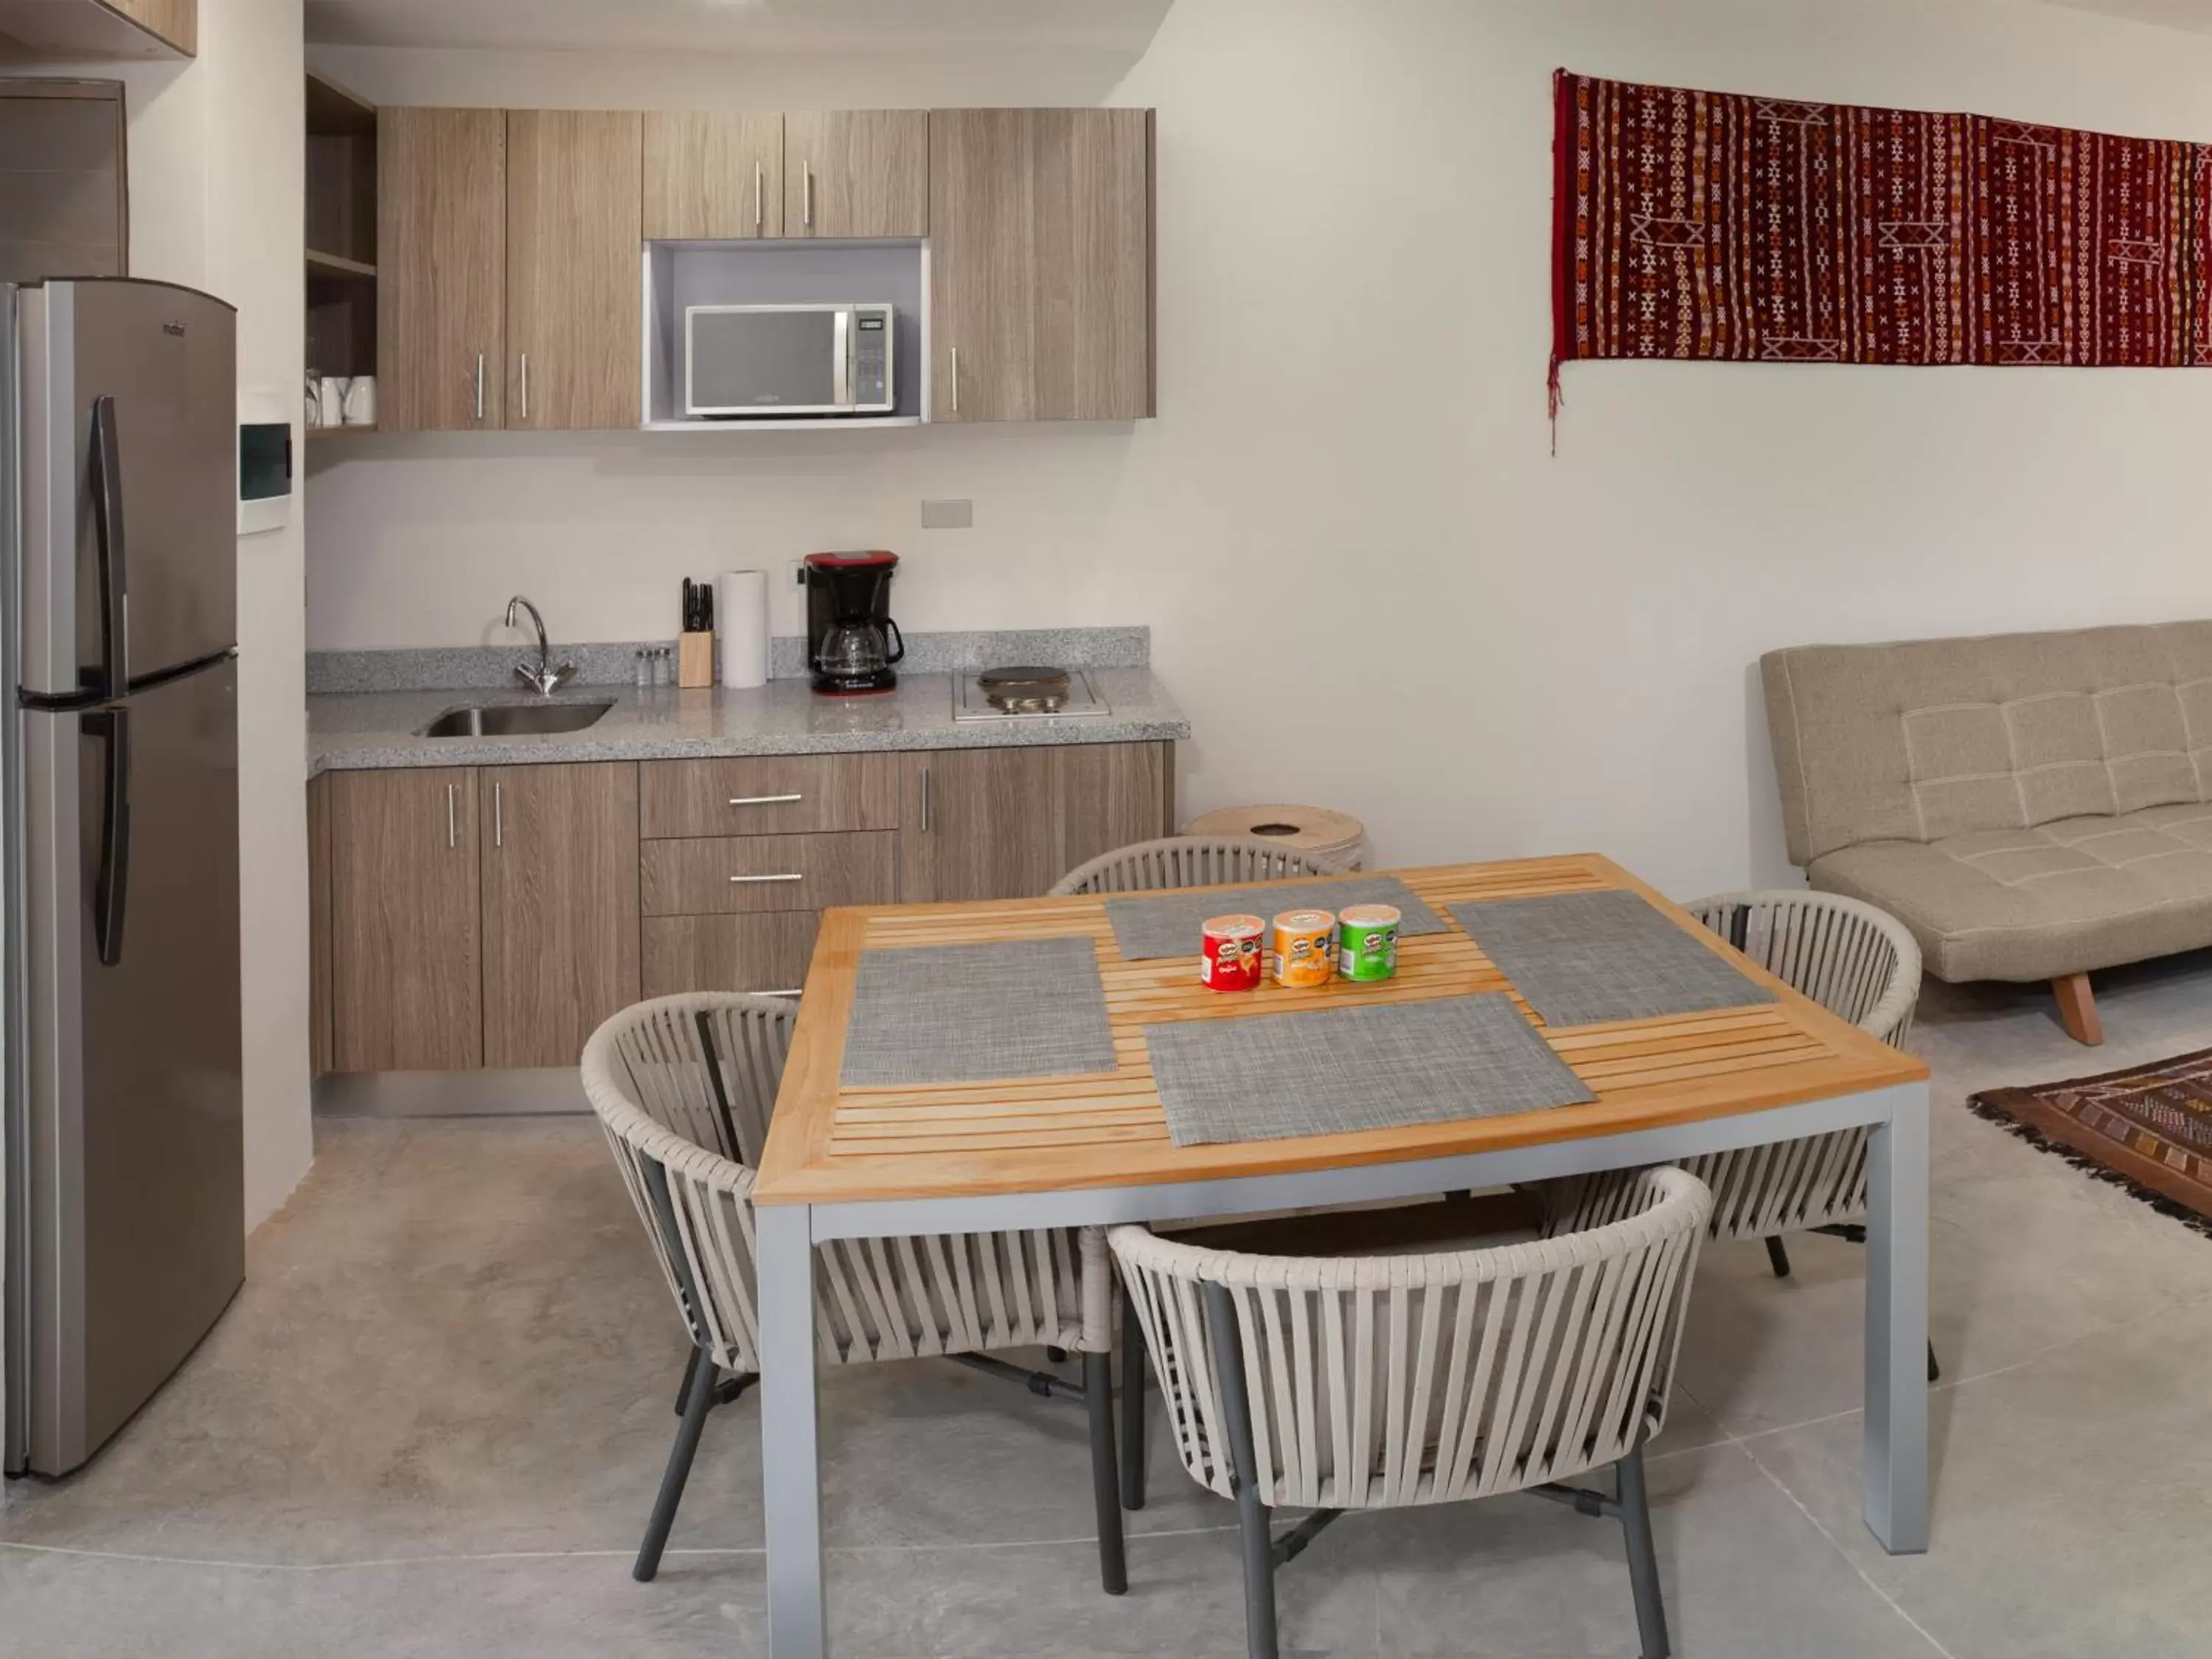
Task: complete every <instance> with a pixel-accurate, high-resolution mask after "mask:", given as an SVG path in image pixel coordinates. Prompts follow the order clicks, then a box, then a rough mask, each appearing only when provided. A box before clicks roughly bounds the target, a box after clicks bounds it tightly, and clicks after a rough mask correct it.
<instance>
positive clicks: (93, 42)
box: [0, 0, 199, 62]
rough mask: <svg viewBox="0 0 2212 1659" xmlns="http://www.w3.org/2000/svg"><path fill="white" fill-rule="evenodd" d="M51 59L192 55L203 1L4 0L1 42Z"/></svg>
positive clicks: (0, 9)
mask: <svg viewBox="0 0 2212 1659" xmlns="http://www.w3.org/2000/svg"><path fill="white" fill-rule="evenodd" d="M9 43H13V44H15V45H17V46H27V47H29V48H31V49H32V51H33V52H36V53H37V54H38V55H39V56H40V57H43V58H87V59H96V60H101V61H109V60H112V61H118V62H119V61H123V60H127V59H131V58H191V57H193V56H195V55H196V54H197V52H198V51H199V0H0V45H4V44H9Z"/></svg>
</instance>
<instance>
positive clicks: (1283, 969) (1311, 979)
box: [1275, 910, 1336, 986]
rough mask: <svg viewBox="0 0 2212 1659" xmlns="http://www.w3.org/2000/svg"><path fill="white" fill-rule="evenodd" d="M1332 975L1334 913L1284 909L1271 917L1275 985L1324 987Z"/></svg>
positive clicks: (1333, 973)
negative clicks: (1272, 918)
mask: <svg viewBox="0 0 2212 1659" xmlns="http://www.w3.org/2000/svg"><path fill="white" fill-rule="evenodd" d="M1335 975H1336V913H1335V912H1334V910H1285V911H1284V912H1283V913H1282V915H1279V916H1277V917H1276V918H1275V983H1276V984H1278V985H1291V986H1304V985H1326V984H1328V982H1329V981H1330V980H1331V979H1333V978H1334V977H1335Z"/></svg>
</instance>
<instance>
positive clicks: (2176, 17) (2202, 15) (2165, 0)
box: [2045, 0, 2212, 34]
mask: <svg viewBox="0 0 2212 1659" xmlns="http://www.w3.org/2000/svg"><path fill="white" fill-rule="evenodd" d="M2045 4H2047V5H2053V6H2064V7H2066V8H2068V9H2070V10H2073V11H2101V12H2103V13H2105V14H2106V15H2108V16H2112V17H2132V18H2134V19H2135V20H2136V21H2137V22H2139V23H2163V24H2165V25H2166V27H2168V28H2176V29H2196V30H2198V31H2200V32H2202V33H2207V34H2212V0H2045Z"/></svg>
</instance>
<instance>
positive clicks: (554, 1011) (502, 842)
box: [477, 763, 639, 1066]
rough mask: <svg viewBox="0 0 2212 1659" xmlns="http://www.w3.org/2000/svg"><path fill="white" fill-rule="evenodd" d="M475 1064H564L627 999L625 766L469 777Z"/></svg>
mask: <svg viewBox="0 0 2212 1659" xmlns="http://www.w3.org/2000/svg"><path fill="white" fill-rule="evenodd" d="M477 843H478V848H479V853H480V856H481V858H482V860H483V1063H484V1064H485V1065H486V1066H574V1064H576V1062H577V1061H578V1060H580V1058H581V1057H582V1055H583V1052H584V1039H585V1038H586V1037H588V1036H591V1034H592V1032H593V1031H594V1030H597V1029H598V1028H599V1022H600V1021H602V1020H604V1019H605V1018H607V1016H608V1015H610V1014H612V1013H615V1012H619V1011H620V1010H622V1009H623V1008H627V1007H628V1006H629V1005H630V1004H631V1003H633V1002H635V1001H636V1000H637V999H638V994H639V992H638V982H639V981H638V965H637V963H638V935H637V921H638V905H637V895H638V885H637V847H638V841H637V768H636V767H635V765H631V764H629V763H611V764H589V765H575V766H492V767H486V768H484V769H483V770H482V771H480V772H478V773H477Z"/></svg>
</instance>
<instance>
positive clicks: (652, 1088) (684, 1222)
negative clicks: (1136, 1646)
mask: <svg viewBox="0 0 2212 1659" xmlns="http://www.w3.org/2000/svg"><path fill="white" fill-rule="evenodd" d="M796 1018H797V1015H796V1011H795V1009H794V1008H793V1006H792V1004H791V1002H790V1000H788V999H786V998H781V997H766V996H744V995H737V994H725V993H701V994H689V995H683V996H670V997H660V998H657V999H655V1000H652V1001H649V1002H642V1003H639V1004H638V1005H637V1006H635V1007H631V1008H628V1009H625V1010H623V1012H621V1013H618V1014H617V1015H615V1016H614V1017H613V1018H611V1019H609V1020H608V1021H607V1022H606V1023H605V1024H604V1025H602V1026H600V1027H599V1030H597V1031H595V1032H593V1033H592V1038H591V1041H590V1042H587V1043H586V1044H585V1046H584V1056H583V1073H584V1089H585V1092H586V1094H587V1095H588V1096H589V1097H590V1098H591V1102H592V1110H593V1111H595V1112H596V1113H597V1114H598V1115H599V1123H600V1126H601V1127H602V1128H604V1129H605V1132H606V1137H607V1143H608V1145H609V1146H611V1148H612V1149H613V1151H614V1155H615V1162H616V1164H617V1166H618V1167H619V1168H620V1170H621V1171H622V1177H623V1184H624V1185H625V1186H627V1187H628V1188H629V1195H630V1198H631V1200H632V1201H633V1202H635V1205H636V1206H637V1212H638V1218H639V1219H640V1220H641V1221H642V1222H643V1223H644V1224H645V1231H646V1237H647V1238H648V1239H649V1240H650V1241H651V1242H652V1244H653V1255H654V1258H655V1260H657V1261H659V1264H660V1271H661V1276H662V1278H663V1279H665V1281H666V1283H667V1285H668V1290H669V1294H670V1295H671V1297H673V1298H674V1299H675V1303H676V1308H677V1312H678V1314H679V1315H680V1316H681V1317H682V1318H683V1321H684V1328H685V1330H686V1331H688V1332H689V1333H690V1338H691V1342H692V1351H691V1354H690V1358H689V1360H688V1361H687V1363H686V1364H685V1367H684V1384H683V1389H682V1393H681V1395H680V1396H679V1406H680V1409H681V1411H682V1414H683V1422H682V1425H680V1426H679V1427H678V1431H677V1435H676V1443H675V1446H674V1447H673V1449H671V1451H670V1453H669V1456H668V1468H667V1472H666V1474H665V1475H664V1477H663V1478H662V1481H661V1486H660V1493H659V1498H657V1499H656V1500H655V1502H654V1504H653V1515H652V1518H651V1520H650V1522H648V1524H647V1528H646V1534H645V1542H644V1544H643V1546H642V1547H641V1548H640V1550H639V1552H638V1557H637V1563H636V1565H635V1568H634V1569H633V1571H634V1573H635V1577H638V1578H639V1579H641V1580H643V1579H650V1578H651V1577H653V1574H654V1573H655V1572H656V1571H659V1562H660V1555H661V1552H662V1550H663V1548H664V1547H665V1546H666V1544H667V1542H668V1533H669V1528H670V1527H671V1525H672V1524H673V1523H674V1522H675V1518H676V1508H677V1505H678V1503H679V1502H680V1501H681V1500H682V1498H683V1496H684V1481H685V1480H686V1478H687V1477H688V1476H689V1475H690V1468H691V1460H692V1456H693V1454H694V1453H696V1451H697V1449H698V1446H699V1437H700V1433H701V1431H702V1429H703V1428H704V1426H705V1424H706V1419H707V1413H708V1411H709V1409H711V1407H714V1405H715V1404H717V1403H726V1402H728V1401H732V1400H734V1399H736V1398H737V1397H738V1395H740V1394H742V1393H743V1392H744V1389H745V1387H746V1386H747V1385H748V1384H749V1383H751V1382H752V1381H753V1379H755V1378H756V1377H757V1376H759V1374H760V1347H759V1341H760V1324H759V1304H758V1301H757V1296H756V1291H755V1285H756V1283H757V1280H756V1277H755V1270H756V1268H757V1265H758V1256H757V1245H756V1243H755V1233H754V1226H753V1208H752V1202H751V1195H752V1188H753V1180H754V1166H755V1165H757V1164H758V1163H759V1160H760V1154H761V1148H762V1146H763V1145H764V1144H765V1143H766V1141H767V1139H768V1128H769V1115H770V1113H771V1111H772V1110H773V1109H774V1107H775V1093H776V1087H777V1085H778V1084H779V1083H780V1082H781V1079H782V1075H783V1065H784V1060H785V1057H786V1055H787V1053H788V1052H789V1049H790V1045H791V1028H792V1025H793V1021H794V1020H795V1019H796ZM1112 1284H1113V1280H1112V1276H1111V1270H1110V1268H1109V1266H1108V1264H1107V1260H1106V1244H1105V1237H1104V1234H1103V1231H1101V1230H1099V1229H1097V1228H1086V1229H1084V1230H1082V1231H1080V1232H1079V1231H1076V1230H1075V1229H1073V1228H1066V1227H1060V1228H1040V1229H1037V1230H1035V1231H1024V1232H1000V1233H966V1234H942V1235H932V1236H929V1237H918V1238H873V1239H846V1240H839V1241H837V1242H836V1243H829V1244H824V1245H821V1246H819V1247H817V1249H816V1251H815V1273H814V1310H815V1320H814V1329H815V1340H816V1345H817V1352H818V1355H819V1357H820V1359H821V1360H822V1362H823V1363H824V1364H833V1365H836V1364H860V1363H861V1362H863V1361H866V1360H875V1359H914V1358H929V1357H938V1358H954V1359H960V1360H963V1362H964V1363H968V1364H976V1365H979V1366H981V1368H983V1369H985V1370H991V1371H994V1372H995V1373H998V1374H1000V1375H1011V1376H1016V1377H1018V1378H1019V1379H1020V1380H1022V1381H1024V1382H1025V1383H1028V1384H1029V1385H1030V1388H1031V1389H1033V1390H1035V1391H1036V1392H1038V1393H1042V1394H1058V1395H1073V1396H1075V1397H1079V1398H1081V1399H1083V1400H1084V1401H1085V1403H1086V1405H1087V1406H1088V1407H1089V1410H1090V1416H1091V1474H1092V1488H1093V1495H1094V1497H1095V1498H1096V1499H1097V1509H1098V1522H1099V1535H1098V1559H1099V1576H1100V1578H1101V1580H1102V1581H1103V1583H1104V1586H1105V1588H1106V1589H1107V1590H1108V1591H1109V1593H1111V1594H1114V1595H1119V1594H1121V1591H1122V1590H1123V1589H1125V1588H1126V1587H1127V1577H1126V1571H1125V1569H1124V1566H1123V1559H1122V1538H1121V1506H1120V1504H1118V1502H1117V1501H1116V1499H1115V1484H1114V1480H1115V1455H1114V1419H1113V1388H1112V1383H1111V1381H1110V1372H1109V1348H1110V1346H1111V1340H1110V1338H1111V1330H1112V1326H1111V1322H1110V1319H1109V1314H1110V1301H1111V1296H1112ZM1044 1345H1052V1346H1058V1347H1060V1348H1066V1349H1074V1350H1077V1351H1079V1352H1081V1353H1082V1355H1083V1357H1084V1386H1083V1388H1081V1389H1077V1388H1076V1387H1075V1386H1074V1385H1073V1383H1068V1382H1066V1380H1064V1379H1062V1378H1060V1377H1059V1376H1054V1375H1053V1374H1051V1373H1048V1372H1036V1373H1030V1372H1026V1371H1021V1370H1017V1369H1016V1368H1015V1367H1013V1366H1012V1365H1009V1364H1006V1363H1005V1362H1003V1361H999V1360H994V1359H989V1358H985V1357H984V1356H987V1355H988V1354H990V1353H993V1352H1000V1351H1003V1350H1006V1349H1010V1348H1025V1347H1035V1346H1044ZM725 1371H728V1372H732V1373H734V1374H735V1375H734V1376H733V1377H732V1379H731V1380H729V1381H726V1382H725V1381H722V1380H721V1377H720V1374H721V1373H722V1372H725Z"/></svg>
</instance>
